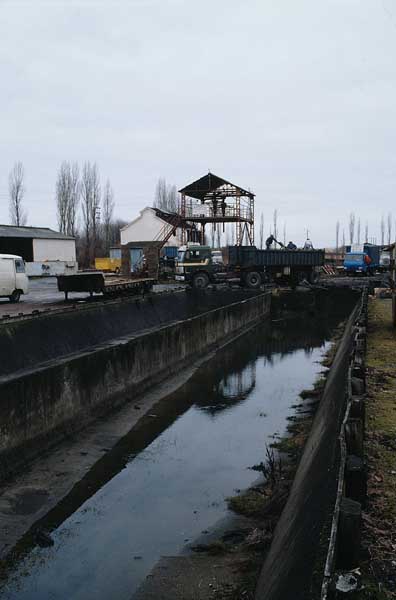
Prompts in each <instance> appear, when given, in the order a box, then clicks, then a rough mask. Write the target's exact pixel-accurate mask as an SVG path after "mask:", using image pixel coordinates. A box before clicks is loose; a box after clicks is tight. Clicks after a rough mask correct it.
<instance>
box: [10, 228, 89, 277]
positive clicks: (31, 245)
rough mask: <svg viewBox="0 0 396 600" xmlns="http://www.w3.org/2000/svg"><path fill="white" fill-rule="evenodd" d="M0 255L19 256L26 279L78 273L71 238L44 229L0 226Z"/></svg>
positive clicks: (74, 245)
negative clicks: (35, 276) (24, 266)
mask: <svg viewBox="0 0 396 600" xmlns="http://www.w3.org/2000/svg"><path fill="white" fill-rule="evenodd" d="M0 253H5V254H16V255H18V256H22V258H23V259H24V261H25V262H26V272H27V274H28V275H61V274H64V273H73V272H75V271H77V270H78V264H77V261H76V241H75V239H74V237H71V236H67V235H63V234H62V233H58V232H57V231H53V230H52V229H49V228H48V227H16V226H14V225H0Z"/></svg>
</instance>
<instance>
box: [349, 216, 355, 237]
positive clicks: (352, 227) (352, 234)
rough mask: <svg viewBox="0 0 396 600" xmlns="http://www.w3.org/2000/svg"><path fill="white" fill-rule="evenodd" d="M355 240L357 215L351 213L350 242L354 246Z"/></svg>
mask: <svg viewBox="0 0 396 600" xmlns="http://www.w3.org/2000/svg"><path fill="white" fill-rule="evenodd" d="M354 238H355V213H351V214H350V215H349V241H350V244H351V245H352V244H353V240H354Z"/></svg>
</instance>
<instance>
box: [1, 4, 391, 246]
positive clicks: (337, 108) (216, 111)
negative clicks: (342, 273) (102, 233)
mask: <svg viewBox="0 0 396 600" xmlns="http://www.w3.org/2000/svg"><path fill="white" fill-rule="evenodd" d="M0 76H1V79H0V81H1V84H0V125H1V126H0V222H3V223H8V222H9V215H8V173H9V171H10V169H11V168H12V166H13V164H14V162H15V161H17V160H21V161H22V162H23V164H24V166H25V171H26V197H25V207H26V209H27V211H28V213H29V218H28V223H29V224H30V225H41V226H51V227H56V210H55V202H54V188H55V179H56V174H57V170H58V167H59V164H60V163H61V161H62V160H76V161H79V162H80V163H82V162H83V161H85V160H90V161H96V162H97V164H98V167H99V170H100V174H101V176H102V179H103V180H105V179H106V178H107V177H109V178H110V181H111V183H112V185H113V188H114V191H115V199H116V214H117V216H118V217H121V218H124V219H126V220H130V219H132V218H134V217H135V216H136V213H137V211H138V210H139V209H141V208H143V207H144V206H147V205H151V204H152V201H153V194H154V188H155V184H156V181H157V179H158V177H160V176H163V177H166V179H167V181H168V182H169V183H172V184H175V185H177V187H178V188H180V187H183V186H184V185H185V184H187V183H189V182H190V181H192V180H194V179H196V178H198V177H200V176H201V175H203V174H205V173H206V172H207V171H208V169H210V170H211V171H212V172H214V173H216V174H218V175H220V176H222V177H225V178H226V179H229V180H231V181H233V182H235V183H237V184H239V185H241V186H242V187H245V188H250V189H251V190H253V191H254V192H255V193H256V217H257V221H258V220H259V215H260V213H261V212H263V213H264V219H265V230H266V232H267V231H268V229H269V227H270V223H271V221H272V213H273V210H274V208H277V209H278V212H279V224H280V228H282V227H283V222H284V221H286V225H287V238H288V239H293V240H295V241H296V242H298V243H300V242H302V241H303V240H304V237H305V228H307V227H308V228H309V232H310V237H311V238H312V240H313V242H314V244H316V245H324V244H326V245H330V244H332V243H333V244H334V240H335V222H336V220H337V219H339V220H340V221H341V223H342V225H341V229H342V226H343V225H344V227H345V235H346V237H347V229H348V215H349V213H350V212H351V211H354V212H355V213H356V216H357V217H358V216H359V217H360V218H361V220H362V231H363V229H364V224H365V222H366V220H367V221H368V223H369V234H370V236H371V235H375V236H377V240H378V241H379V229H380V227H379V224H380V219H381V215H382V214H384V215H387V214H388V213H389V212H392V213H393V221H394V219H395V218H396V206H395V202H394V199H395V198H396V4H395V2H394V0H320V1H318V0H298V1H297V0H271V1H270V0H244V1H242V0H210V1H209V0H199V1H198V0H129V1H128V0H121V1H118V2H117V1H115V0H112V1H110V0H106V1H103V2H100V1H97V0H78V1H77V0H75V1H73V0H67V1H65V2H63V1H61V0H51V1H46V2H45V1H40V0H28V1H26V2H24V1H21V0H0Z"/></svg>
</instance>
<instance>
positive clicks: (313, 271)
mask: <svg viewBox="0 0 396 600" xmlns="http://www.w3.org/2000/svg"><path fill="white" fill-rule="evenodd" d="M323 264H324V250H299V249H297V250H288V249H281V250H271V249H269V250H260V249H258V248H256V247H255V246H228V247H227V248H226V249H225V252H224V261H223V264H219V263H218V262H216V261H214V260H213V256H212V249H211V248H210V247H209V246H201V245H199V244H195V243H194V244H188V245H187V246H182V247H181V248H179V252H178V258H177V263H176V269H175V279H176V281H184V282H186V283H188V284H190V285H191V286H192V287H194V288H196V289H204V288H206V287H207V285H208V284H209V283H221V282H227V281H229V282H231V281H238V282H239V283H240V284H241V285H243V286H246V287H248V288H251V289H258V288H259V287H260V286H261V284H263V283H271V282H276V283H279V284H286V285H291V286H293V287H294V286H296V285H297V284H298V283H299V282H301V281H303V280H306V281H308V282H310V283H314V282H315V281H316V280H317V278H318V274H319V271H320V269H321V267H322V266H323Z"/></svg>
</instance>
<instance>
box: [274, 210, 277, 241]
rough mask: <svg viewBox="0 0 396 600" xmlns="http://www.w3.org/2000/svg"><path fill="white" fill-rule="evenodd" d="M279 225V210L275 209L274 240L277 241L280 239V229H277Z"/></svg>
mask: <svg viewBox="0 0 396 600" xmlns="http://www.w3.org/2000/svg"><path fill="white" fill-rule="evenodd" d="M277 223H278V210H277V209H275V210H274V238H275V239H276V240H277V239H278V229H277Z"/></svg>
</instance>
